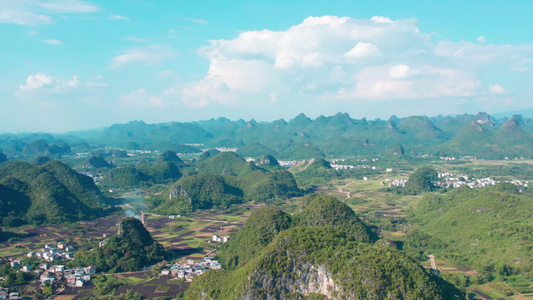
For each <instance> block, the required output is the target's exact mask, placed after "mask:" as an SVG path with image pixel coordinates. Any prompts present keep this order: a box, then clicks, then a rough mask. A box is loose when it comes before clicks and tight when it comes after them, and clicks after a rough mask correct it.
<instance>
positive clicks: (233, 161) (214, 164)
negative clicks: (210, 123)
mask: <svg viewBox="0 0 533 300" xmlns="http://www.w3.org/2000/svg"><path fill="white" fill-rule="evenodd" d="M196 168H197V169H198V172H201V173H213V174H220V175H246V174H249V173H251V172H253V171H255V170H259V168H258V167H257V166H256V165H255V164H254V163H253V162H246V160H244V158H242V157H240V156H239V155H238V154H235V153H233V152H221V153H219V154H216V155H214V156H210V157H207V158H206V159H204V160H201V161H199V162H198V163H197V164H196Z"/></svg>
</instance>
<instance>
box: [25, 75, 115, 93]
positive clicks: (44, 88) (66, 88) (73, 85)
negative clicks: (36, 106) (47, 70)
mask: <svg viewBox="0 0 533 300" xmlns="http://www.w3.org/2000/svg"><path fill="white" fill-rule="evenodd" d="M82 87H89V88H93V87H107V83H104V82H87V83H85V84H83V83H82V82H81V81H80V80H79V78H78V76H76V75H74V76H72V79H70V80H68V79H60V78H54V77H52V76H50V75H46V74H41V73H38V74H33V75H30V76H28V77H27V78H26V83H25V84H21V85H19V89H18V91H16V92H15V94H16V95H17V96H24V95H36V94H64V93H68V92H72V91H77V90H79V89H81V88H82Z"/></svg>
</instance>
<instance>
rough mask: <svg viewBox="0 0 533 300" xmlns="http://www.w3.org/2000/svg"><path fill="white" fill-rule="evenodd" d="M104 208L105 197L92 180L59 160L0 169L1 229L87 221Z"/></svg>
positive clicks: (21, 164) (4, 166) (8, 165)
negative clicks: (39, 164) (23, 225)
mask: <svg viewBox="0 0 533 300" xmlns="http://www.w3.org/2000/svg"><path fill="white" fill-rule="evenodd" d="M105 207H106V204H105V197H104V196H103V195H102V193H101V192H100V190H99V189H98V187H97V186H96V185H95V184H94V181H93V180H92V179H91V178H90V177H87V176H85V175H82V174H79V173H78V172H76V171H74V170H72V169H71V168H70V167H69V166H67V165H65V164H63V163H61V162H59V161H55V160H53V161H49V162H47V163H45V164H43V165H41V166H33V165H31V164H28V163H25V162H20V161H12V162H9V163H7V164H6V165H3V166H1V167H0V217H1V221H2V224H3V225H4V226H16V225H20V224H24V223H33V224H43V223H45V224H54V223H60V222H65V221H75V220H83V219H90V218H94V217H96V216H98V215H100V214H101V213H102V209H104V208H105Z"/></svg>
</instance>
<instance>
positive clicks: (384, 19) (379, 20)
mask: <svg viewBox="0 0 533 300" xmlns="http://www.w3.org/2000/svg"><path fill="white" fill-rule="evenodd" d="M370 20H372V21H374V22H376V23H392V20H391V19H390V18H387V17H382V16H373V17H372V18H370Z"/></svg>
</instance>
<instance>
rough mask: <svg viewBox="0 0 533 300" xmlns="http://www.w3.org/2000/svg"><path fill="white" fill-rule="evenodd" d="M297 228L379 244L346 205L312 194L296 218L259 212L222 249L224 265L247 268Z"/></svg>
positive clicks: (272, 210)
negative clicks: (322, 228) (322, 229)
mask: <svg viewBox="0 0 533 300" xmlns="http://www.w3.org/2000/svg"><path fill="white" fill-rule="evenodd" d="M294 226H327V227H329V228H335V229H337V230H340V231H342V232H345V233H346V234H347V235H348V236H349V237H350V239H352V240H357V241H361V242H366V243H371V242H374V241H376V240H377V236H376V234H375V233H373V232H372V231H371V230H370V229H369V228H368V227H367V226H366V225H365V224H364V223H363V222H362V221H361V220H360V219H359V218H358V217H357V216H356V215H355V213H354V211H353V210H352V209H351V208H350V207H348V206H347V205H346V204H344V203H342V202H340V201H339V200H337V199H335V198H333V197H329V196H322V195H317V194H312V195H308V196H306V197H305V198H303V199H302V206H301V208H300V211H299V213H297V214H296V215H294V216H292V217H291V216H290V215H288V214H286V213H284V212H283V211H281V210H278V209H276V208H271V207H263V208H260V209H258V210H256V211H255V212H254V213H252V215H251V216H250V217H249V218H248V219H247V220H246V223H245V224H244V226H243V227H242V229H241V230H239V232H238V233H237V234H236V235H235V236H234V237H232V239H231V240H229V241H228V242H227V243H225V244H224V245H223V246H222V247H221V249H220V251H219V253H218V257H219V259H220V262H221V263H222V265H223V266H224V268H226V269H230V270H231V269H235V268H236V267H238V266H241V265H244V264H246V262H247V261H248V260H249V259H251V258H252V257H253V256H254V255H255V254H256V253H257V252H259V251H260V250H261V249H262V248H264V247H265V246H266V245H267V244H268V243H270V242H271V241H272V239H273V238H274V237H275V236H276V235H277V234H278V233H280V232H281V231H282V230H285V229H288V228H290V227H294Z"/></svg>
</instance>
